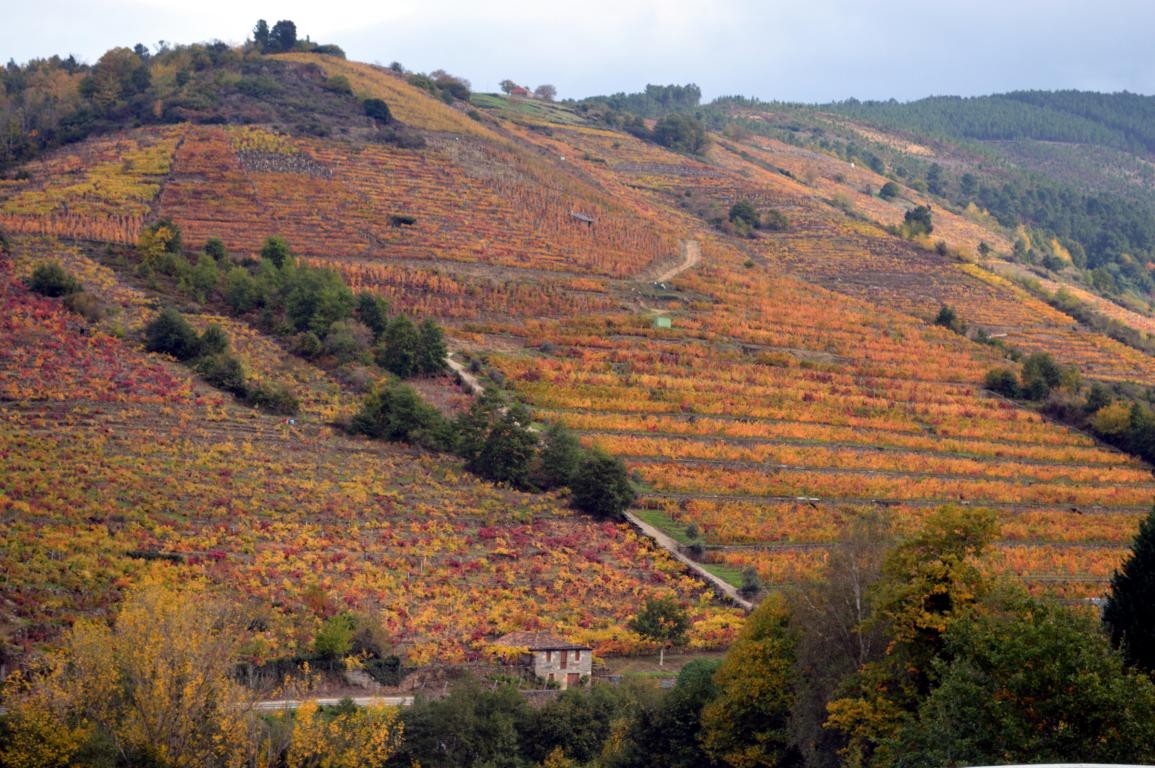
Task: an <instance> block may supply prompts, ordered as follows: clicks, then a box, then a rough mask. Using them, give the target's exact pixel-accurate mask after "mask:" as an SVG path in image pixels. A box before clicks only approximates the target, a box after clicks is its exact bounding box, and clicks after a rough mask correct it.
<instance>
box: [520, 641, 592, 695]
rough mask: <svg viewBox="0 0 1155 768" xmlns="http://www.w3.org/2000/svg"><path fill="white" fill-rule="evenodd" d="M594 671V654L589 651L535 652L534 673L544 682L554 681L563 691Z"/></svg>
mask: <svg viewBox="0 0 1155 768" xmlns="http://www.w3.org/2000/svg"><path fill="white" fill-rule="evenodd" d="M592 670H593V654H592V652H591V651H589V650H588V649H581V650H574V649H569V650H564V651H562V650H555V651H534V652H533V673H534V674H535V675H537V676H538V677H540V678H541V679H542V680H546V681H550V680H552V681H553V682H555V683H557V684H558V685H559V686H560V687H562V688H563V689H564V688H568V687H569V685H570V683H571V682H575V683H576V682H577V681H580V680H581V679H582V678H583V677H586V678H588V677H589V675H590V673H591V671H592ZM573 675H577V677H576V678H575V677H573Z"/></svg>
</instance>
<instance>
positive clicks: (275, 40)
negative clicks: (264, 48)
mask: <svg viewBox="0 0 1155 768" xmlns="http://www.w3.org/2000/svg"><path fill="white" fill-rule="evenodd" d="M269 47H270V49H271V51H272V52H273V53H280V52H283V51H291V50H293V49H294V48H296V47H297V25H296V24H294V23H293V22H291V21H289V20H288V19H282V20H280V21H278V22H277V23H276V24H274V25H273V28H272V30H270V31H269Z"/></svg>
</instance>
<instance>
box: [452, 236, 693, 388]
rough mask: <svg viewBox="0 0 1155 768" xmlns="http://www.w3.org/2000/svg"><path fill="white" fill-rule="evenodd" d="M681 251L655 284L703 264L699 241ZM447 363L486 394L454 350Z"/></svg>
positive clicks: (688, 243) (685, 244) (684, 243)
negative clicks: (454, 355)
mask: <svg viewBox="0 0 1155 768" xmlns="http://www.w3.org/2000/svg"><path fill="white" fill-rule="evenodd" d="M680 250H681V253H680V254H679V258H678V262H677V263H676V264H674V265H673V266H672V267H670V268H669V269H666V270H665V271H663V272H661V273H660V274H659V275H658V276H657V277H655V278H654V280H653V282H655V283H667V282H669V281H671V280H673V279H674V278H675V277H677V276H678V275H680V274H682V273H683V272H685V271H686V270H688V269H693V268H694V267H696V266H698V264H700V263H701V262H702V249H701V246H699V245H698V241H697V240H683V241H682V243H681V249H680ZM445 362H446V363H447V364H448V365H449V368H450V370H452V371H453V372H454V373H455V374H457V377H458V378H459V379H460V380H461V381H462V382H463V383H464V384H465V385H466V386H468V387H469V388H470V389H471V390H472V391H473V394H475V395H477V396H478V397H481V396H482V395H484V394H485V387H484V385H482V383H481V382H480V381H478V380H477V377H476V376H474V375H473V374H472V373H470V372H469V370H468V369H467V368H466V367H465V365H463V364H462V363H461V362H459V361H458V360H456V359H454V357H453V351H452V350H451V351H450V352H449V354H448V355H447V356H446V358H445Z"/></svg>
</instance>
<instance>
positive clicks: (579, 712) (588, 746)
mask: <svg viewBox="0 0 1155 768" xmlns="http://www.w3.org/2000/svg"><path fill="white" fill-rule="evenodd" d="M623 699H624V697H623V695H622V694H621V692H620V691H618V690H615V688H614V687H613V686H608V685H595V686H592V687H590V688H585V687H580V688H569V689H567V690H565V691H563V692H562V693H561V695H560V696H558V697H557V698H556V699H554V700H553V701H551V702H549V703H548V704H546V705H545V706H544V707H542V708H541V709H539V710H537V711H535V712H534V713H533V715H532V717H531V718H530V719H529V720H528V722H527V723H526V727H525V728H524V731H523V734H522V743H523V748H522V753H523V755H524V756H525V757H526V758H529V759H531V760H533V761H534V762H535V763H544V762H545V761H546V760H547V759H548V758H549V756H550V754H551V753H553V752H554V751H555V750H560V751H561V753H562V754H564V755H565V757H566V759H568V760H571V761H573V762H575V763H577V764H579V765H590V764H592V763H593V762H594V761H595V760H596V759H597V758H599V757H600V755H601V752H602V747H603V745H604V744H605V742H606V740H607V739H609V738H610V737H611V734H612V733H613V728H614V725H615V723H616V722H617V721H618V720H619V719H620V718H621V717H622V715H623V712H622V709H623V704H624V701H623Z"/></svg>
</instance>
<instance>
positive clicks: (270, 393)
mask: <svg viewBox="0 0 1155 768" xmlns="http://www.w3.org/2000/svg"><path fill="white" fill-rule="evenodd" d="M245 400H246V401H247V402H248V403H249V405H252V406H254V407H256V408H260V409H261V410H264V411H268V412H269V413H276V414H280V415H282V416H296V415H297V413H298V412H299V411H300V410H301V401H300V400H298V399H297V396H296V395H294V394H293V392H292V391H291V390H290V389H289V388H288V387H286V386H284V385H283V384H258V385H257V386H255V387H251V388H250V389H249V391H248V395H247V397H246V398H245Z"/></svg>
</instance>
